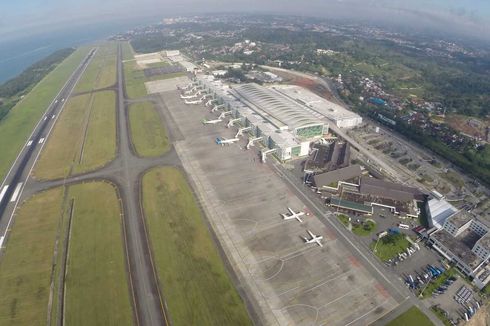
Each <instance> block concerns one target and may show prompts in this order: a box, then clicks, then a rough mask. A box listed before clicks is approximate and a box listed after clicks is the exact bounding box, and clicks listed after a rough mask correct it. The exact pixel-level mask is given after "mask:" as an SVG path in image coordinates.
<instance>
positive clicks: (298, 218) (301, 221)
mask: <svg viewBox="0 0 490 326" xmlns="http://www.w3.org/2000/svg"><path fill="white" fill-rule="evenodd" d="M295 217H296V219H297V220H298V221H299V222H300V223H303V220H302V219H301V218H300V217H299V216H297V215H296V216H295Z"/></svg>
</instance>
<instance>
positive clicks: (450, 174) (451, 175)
mask: <svg viewBox="0 0 490 326" xmlns="http://www.w3.org/2000/svg"><path fill="white" fill-rule="evenodd" d="M439 176H441V177H442V178H444V179H446V180H447V181H449V182H450V183H452V184H453V186H455V187H459V188H461V187H463V186H464V183H465V182H464V179H463V178H461V177H460V176H459V175H458V173H456V172H454V171H451V170H449V171H447V172H446V173H439Z"/></svg>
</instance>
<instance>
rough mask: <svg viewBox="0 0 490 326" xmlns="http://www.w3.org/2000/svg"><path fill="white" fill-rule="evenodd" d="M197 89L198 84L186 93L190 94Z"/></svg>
mask: <svg viewBox="0 0 490 326" xmlns="http://www.w3.org/2000/svg"><path fill="white" fill-rule="evenodd" d="M195 90H197V86H194V87H192V88H191V89H189V90H187V91H185V92H184V94H185V95H189V94H190V93H192V92H194V91H195Z"/></svg>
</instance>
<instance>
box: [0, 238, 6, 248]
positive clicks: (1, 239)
mask: <svg viewBox="0 0 490 326" xmlns="http://www.w3.org/2000/svg"><path fill="white" fill-rule="evenodd" d="M4 239H5V237H0V248H2V245H3V240H4Z"/></svg>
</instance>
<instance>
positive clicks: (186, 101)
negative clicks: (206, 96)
mask: <svg viewBox="0 0 490 326" xmlns="http://www.w3.org/2000/svg"><path fill="white" fill-rule="evenodd" d="M201 102H202V101H201V100H195V101H188V100H185V101H184V103H185V104H199V103H201Z"/></svg>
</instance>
